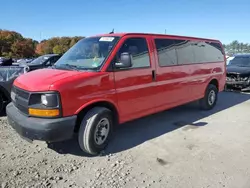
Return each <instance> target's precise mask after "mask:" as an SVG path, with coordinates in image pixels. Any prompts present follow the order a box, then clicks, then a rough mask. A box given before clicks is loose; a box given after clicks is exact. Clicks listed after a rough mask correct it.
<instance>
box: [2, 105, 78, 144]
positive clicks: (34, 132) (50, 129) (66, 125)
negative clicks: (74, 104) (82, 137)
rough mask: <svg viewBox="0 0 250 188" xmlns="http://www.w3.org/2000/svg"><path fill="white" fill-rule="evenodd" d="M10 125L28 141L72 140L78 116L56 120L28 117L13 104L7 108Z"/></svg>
mask: <svg viewBox="0 0 250 188" xmlns="http://www.w3.org/2000/svg"><path fill="white" fill-rule="evenodd" d="M6 113H7V118H8V122H9V124H10V125H11V126H12V127H13V128H14V129H15V130H16V132H17V133H18V134H19V135H20V136H21V137H24V138H26V139H28V140H42V141H47V142H56V141H63V140H67V139H70V138H71V137H72V136H73V134H74V128H75V123H76V118H77V116H70V117H64V118H56V119H44V118H34V117H27V116H25V115H23V114H22V113H21V112H20V111H19V110H18V109H17V108H16V107H15V106H14V104H13V103H12V102H11V103H9V104H8V105H7V107H6Z"/></svg>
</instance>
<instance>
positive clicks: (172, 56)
mask: <svg viewBox="0 0 250 188" xmlns="http://www.w3.org/2000/svg"><path fill="white" fill-rule="evenodd" d="M155 45H156V49H157V54H158V61H159V65H160V66H172V65H177V56H176V50H175V43H174V40H172V39H155Z"/></svg>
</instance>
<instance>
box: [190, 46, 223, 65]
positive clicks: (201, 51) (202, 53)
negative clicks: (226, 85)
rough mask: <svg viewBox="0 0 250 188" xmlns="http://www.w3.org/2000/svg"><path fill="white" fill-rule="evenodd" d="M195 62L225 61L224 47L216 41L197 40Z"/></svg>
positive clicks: (194, 47) (194, 48)
mask: <svg viewBox="0 0 250 188" xmlns="http://www.w3.org/2000/svg"><path fill="white" fill-rule="evenodd" d="M193 50H194V55H195V63H213V62H218V61H224V55H223V50H222V47H221V46H220V44H219V43H215V42H195V44H194V45H193Z"/></svg>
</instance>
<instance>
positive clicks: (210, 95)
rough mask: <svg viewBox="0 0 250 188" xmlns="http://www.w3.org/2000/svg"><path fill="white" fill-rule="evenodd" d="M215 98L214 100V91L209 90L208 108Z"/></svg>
mask: <svg viewBox="0 0 250 188" xmlns="http://www.w3.org/2000/svg"><path fill="white" fill-rule="evenodd" d="M215 98H216V94H215V91H214V90H211V91H210V93H209V95H208V104H209V105H210V106H211V105H213V104H214V101H215Z"/></svg>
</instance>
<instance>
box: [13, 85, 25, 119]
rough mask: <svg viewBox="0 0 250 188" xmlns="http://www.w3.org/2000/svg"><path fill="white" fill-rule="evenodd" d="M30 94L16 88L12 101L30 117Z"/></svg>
mask: <svg viewBox="0 0 250 188" xmlns="http://www.w3.org/2000/svg"><path fill="white" fill-rule="evenodd" d="M29 97H30V93H29V92H28V91H25V90H23V89H20V88H18V87H16V86H13V87H12V91H11V100H12V102H13V104H14V105H15V106H16V108H17V109H18V110H19V111H21V112H22V113H24V114H26V115H28V105H29Z"/></svg>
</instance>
